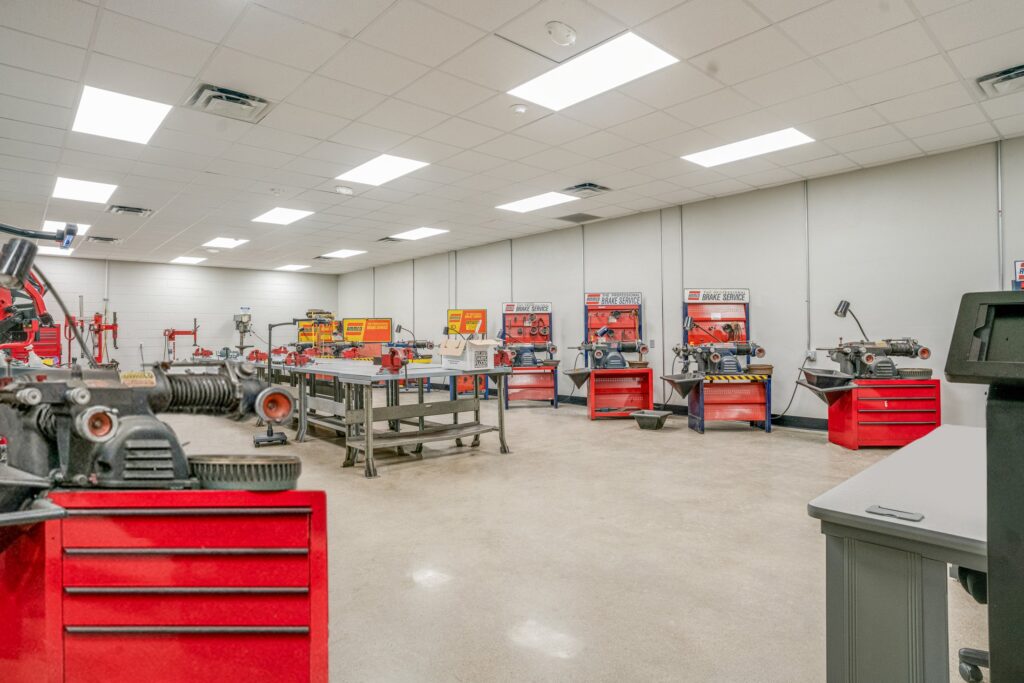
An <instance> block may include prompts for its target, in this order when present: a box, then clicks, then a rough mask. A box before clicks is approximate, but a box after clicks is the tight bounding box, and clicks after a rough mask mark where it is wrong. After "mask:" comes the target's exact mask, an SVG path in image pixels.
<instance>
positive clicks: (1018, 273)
mask: <svg viewBox="0 0 1024 683" xmlns="http://www.w3.org/2000/svg"><path fill="white" fill-rule="evenodd" d="M1013 272H1014V279H1015V280H1016V281H1017V282H1024V261H1014V262H1013Z"/></svg>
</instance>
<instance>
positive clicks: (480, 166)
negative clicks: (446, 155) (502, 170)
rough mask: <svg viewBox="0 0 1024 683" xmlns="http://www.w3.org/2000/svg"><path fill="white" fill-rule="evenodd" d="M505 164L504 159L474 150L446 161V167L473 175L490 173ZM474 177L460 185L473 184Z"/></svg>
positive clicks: (460, 182) (466, 179)
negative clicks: (489, 171)
mask: <svg viewBox="0 0 1024 683" xmlns="http://www.w3.org/2000/svg"><path fill="white" fill-rule="evenodd" d="M503 163H505V160H504V159H501V158H498V157H493V156H490V155H488V154H481V153H480V152H474V151H473V150H468V151H466V152H461V153H460V154H456V155H455V156H453V157H451V158H450V159H445V161H444V165H445V166H450V167H452V168H454V169H457V170H460V171H469V172H471V173H483V172H484V171H488V170H490V169H492V168H495V167H496V166H501V165H502V164H503ZM424 170H426V169H424ZM472 177H473V176H468V177H466V178H463V179H461V180H459V181H458V184H459V185H465V184H466V183H467V182H473V181H472V180H471V179H472Z"/></svg>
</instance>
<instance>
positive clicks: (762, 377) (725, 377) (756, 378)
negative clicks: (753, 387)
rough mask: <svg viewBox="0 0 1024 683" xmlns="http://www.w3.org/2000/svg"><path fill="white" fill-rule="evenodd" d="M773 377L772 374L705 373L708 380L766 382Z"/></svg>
mask: <svg viewBox="0 0 1024 683" xmlns="http://www.w3.org/2000/svg"><path fill="white" fill-rule="evenodd" d="M771 378H772V376H771V375H704V380H705V381H707V382H729V381H738V382H764V381H766V380H769V379H771Z"/></svg>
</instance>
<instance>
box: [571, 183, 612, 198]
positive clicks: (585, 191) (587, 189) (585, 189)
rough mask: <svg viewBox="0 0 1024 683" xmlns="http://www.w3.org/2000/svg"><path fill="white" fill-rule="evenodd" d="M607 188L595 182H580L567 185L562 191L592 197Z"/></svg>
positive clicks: (576, 195) (577, 195) (605, 190)
mask: <svg viewBox="0 0 1024 683" xmlns="http://www.w3.org/2000/svg"><path fill="white" fill-rule="evenodd" d="M607 191H608V188H607V187H605V186H604V185H598V184H597V183H580V184H579V185H573V186H572V187H567V188H565V189H564V190H562V192H564V193H566V194H571V195H573V196H575V197H593V196H594V195H599V194H601V193H602V192H607Z"/></svg>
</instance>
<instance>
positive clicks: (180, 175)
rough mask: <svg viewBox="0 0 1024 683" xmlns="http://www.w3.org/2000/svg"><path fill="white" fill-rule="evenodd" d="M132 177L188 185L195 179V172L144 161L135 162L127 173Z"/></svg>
mask: <svg viewBox="0 0 1024 683" xmlns="http://www.w3.org/2000/svg"><path fill="white" fill-rule="evenodd" d="M129 173H131V175H133V176H145V177H147V178H156V179H159V180H170V181H172V182H180V183H189V182H192V179H193V178H195V177H196V174H197V171H194V170H191V169H187V168H176V167H174V166H164V165H163V164H151V163H149V162H146V161H136V162H135V165H133V166H132V168H131V170H130V171H129Z"/></svg>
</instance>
